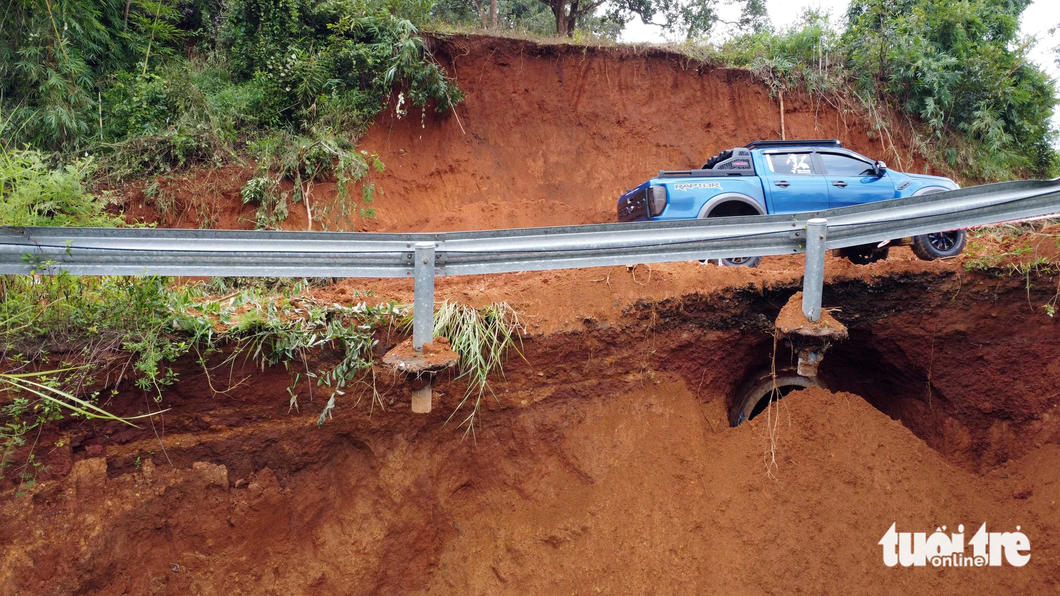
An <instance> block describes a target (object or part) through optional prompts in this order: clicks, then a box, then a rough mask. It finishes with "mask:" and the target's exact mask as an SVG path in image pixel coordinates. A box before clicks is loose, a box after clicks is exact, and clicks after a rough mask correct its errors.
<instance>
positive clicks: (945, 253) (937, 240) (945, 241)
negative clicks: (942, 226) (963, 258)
mask: <svg viewBox="0 0 1060 596" xmlns="http://www.w3.org/2000/svg"><path fill="white" fill-rule="evenodd" d="M967 243H968V235H967V234H966V233H965V232H964V230H953V231H952V232H935V233H933V234H924V235H923V236H914V237H913V244H912V247H913V254H915V255H916V256H917V257H919V258H920V259H923V260H925V261H934V260H935V259H945V258H947V257H955V256H957V255H959V254H961V252H962V251H964V245H965V244H967Z"/></svg>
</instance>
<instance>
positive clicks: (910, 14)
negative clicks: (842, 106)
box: [843, 0, 1058, 178]
mask: <svg viewBox="0 0 1060 596" xmlns="http://www.w3.org/2000/svg"><path fill="white" fill-rule="evenodd" d="M1029 3H1030V2H1029V0H1015V1H1013V0H965V1H962V2H950V1H948V0H855V1H854V2H853V3H852V4H851V5H850V9H849V14H848V16H849V19H850V28H849V29H848V30H847V32H846V33H845V34H844V36H843V43H844V46H845V51H846V55H847V64H848V67H849V68H850V70H851V71H852V72H853V74H854V77H855V78H856V81H857V86H858V87H859V88H860V89H862V90H863V91H865V92H872V93H875V92H882V93H883V94H885V95H886V96H889V97H891V98H893V100H894V101H895V102H896V103H897V105H898V106H900V107H901V109H902V110H903V111H905V112H907V113H909V114H912V115H915V116H916V117H918V118H919V119H920V120H921V121H922V122H924V123H925V124H926V125H927V127H928V129H929V131H930V134H931V135H932V137H933V140H935V141H942V140H946V131H947V130H957V131H959V132H960V133H961V135H962V136H963V137H964V138H965V139H967V141H969V142H971V143H973V144H974V147H973V148H972V150H970V151H969V150H967V149H968V148H967V147H965V148H964V149H965V150H963V151H962V150H961V148H959V147H955V146H951V147H948V148H946V149H944V150H943V152H942V155H943V157H944V158H945V159H946V161H947V162H949V164H950V165H951V166H954V167H958V166H959V167H961V168H968V169H971V170H972V171H973V172H975V174H976V175H978V176H979V177H983V178H1002V177H1010V176H1011V175H1012V173H1015V172H1024V173H1026V174H1029V175H1032V176H1039V177H1047V176H1052V175H1055V172H1056V170H1057V166H1058V160H1057V155H1056V151H1055V150H1054V149H1053V147H1052V144H1053V141H1054V140H1055V131H1053V130H1052V128H1051V125H1050V118H1051V117H1052V114H1053V110H1054V108H1055V106H1056V104H1057V99H1056V97H1055V89H1054V86H1053V82H1052V81H1051V80H1050V79H1049V77H1048V76H1047V75H1046V74H1045V73H1044V72H1043V71H1042V70H1041V68H1039V67H1037V66H1035V65H1033V64H1031V63H1030V62H1029V61H1028V59H1027V50H1028V48H1029V45H1030V42H1029V41H1028V40H1022V39H1020V38H1019V37H1018V30H1019V18H1020V15H1021V14H1022V12H1023V10H1024V9H1025V8H1026V7H1027V5H1028V4H1029ZM1006 174H1007V176H1006Z"/></svg>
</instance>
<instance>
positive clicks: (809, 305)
mask: <svg viewBox="0 0 1060 596" xmlns="http://www.w3.org/2000/svg"><path fill="white" fill-rule="evenodd" d="M827 239H828V220H827V219H823V218H820V217H815V218H813V219H811V220H809V221H807V222H806V269H805V272H804V273H803V276H802V314H804V315H806V319H807V320H809V321H810V322H814V323H815V322H817V321H818V320H820V318H821V295H822V294H823V293H824V253H825V250H824V243H825V241H826V240H827Z"/></svg>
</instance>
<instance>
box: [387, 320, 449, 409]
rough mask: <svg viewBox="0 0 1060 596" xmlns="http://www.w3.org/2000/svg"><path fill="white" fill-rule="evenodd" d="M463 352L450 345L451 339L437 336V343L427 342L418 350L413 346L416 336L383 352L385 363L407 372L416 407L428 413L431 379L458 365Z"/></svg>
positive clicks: (396, 369)
mask: <svg viewBox="0 0 1060 596" xmlns="http://www.w3.org/2000/svg"><path fill="white" fill-rule="evenodd" d="M458 362H460V356H458V355H457V353H456V352H454V351H453V350H452V348H450V347H449V340H447V339H445V338H444V337H439V338H436V340H435V342H434V343H429V344H424V346H423V350H422V351H420V352H417V351H416V350H415V349H413V347H412V338H409V339H407V340H405V341H403V342H401V343H400V344H398V345H397V346H396V347H395V348H394V349H393V350H390V351H389V352H387V353H386V355H385V356H383V364H386V365H387V366H390V367H392V368H393V369H394V370H395V371H397V372H399V373H403V376H404V377H405V381H406V382H407V383H408V384H409V385H410V388H411V389H412V411H413V413H416V414H427V413H430V411H431V396H432V394H433V392H432V391H431V383H432V382H433V380H434V375H436V374H438V373H439V372H441V371H443V370H445V369H447V368H450V367H452V366H456V364H457V363H458Z"/></svg>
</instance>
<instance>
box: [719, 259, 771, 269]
mask: <svg viewBox="0 0 1060 596" xmlns="http://www.w3.org/2000/svg"><path fill="white" fill-rule="evenodd" d="M761 264H762V257H730V258H728V259H721V266H722V267H757V266H759V265H761Z"/></svg>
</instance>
